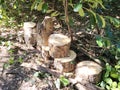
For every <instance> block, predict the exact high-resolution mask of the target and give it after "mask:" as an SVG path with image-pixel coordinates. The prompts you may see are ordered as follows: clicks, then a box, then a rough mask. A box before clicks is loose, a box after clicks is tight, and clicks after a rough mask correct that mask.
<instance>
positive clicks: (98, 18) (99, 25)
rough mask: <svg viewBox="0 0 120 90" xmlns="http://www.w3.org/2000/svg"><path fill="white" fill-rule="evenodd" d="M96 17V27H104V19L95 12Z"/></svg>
mask: <svg viewBox="0 0 120 90" xmlns="http://www.w3.org/2000/svg"><path fill="white" fill-rule="evenodd" d="M96 18H97V24H98V27H99V28H104V27H105V19H104V18H103V17H102V16H101V15H99V14H96Z"/></svg>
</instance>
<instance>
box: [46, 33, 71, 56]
mask: <svg viewBox="0 0 120 90" xmlns="http://www.w3.org/2000/svg"><path fill="white" fill-rule="evenodd" d="M48 42H49V47H50V50H49V53H50V56H52V57H53V58H63V57H67V56H68V54H69V49H70V43H71V39H70V38H68V37H67V36H65V35H63V34H52V35H51V36H50V37H49V41H48Z"/></svg>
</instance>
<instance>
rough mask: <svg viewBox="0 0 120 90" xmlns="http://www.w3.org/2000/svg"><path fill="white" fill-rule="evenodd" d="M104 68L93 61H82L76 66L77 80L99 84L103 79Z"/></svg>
mask: <svg viewBox="0 0 120 90" xmlns="http://www.w3.org/2000/svg"><path fill="white" fill-rule="evenodd" d="M101 73H102V67H101V66H100V65H99V64H97V63H95V62H93V61H82V62H80V63H78V64H77V66H76V71H75V75H76V80H77V81H78V82H81V83H83V81H86V82H90V83H97V82H99V81H100V79H101Z"/></svg>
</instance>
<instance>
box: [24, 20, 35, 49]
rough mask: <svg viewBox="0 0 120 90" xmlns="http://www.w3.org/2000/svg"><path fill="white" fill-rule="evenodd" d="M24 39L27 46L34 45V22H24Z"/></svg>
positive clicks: (31, 46)
mask: <svg viewBox="0 0 120 90" xmlns="http://www.w3.org/2000/svg"><path fill="white" fill-rule="evenodd" d="M23 29H24V39H25V43H26V45H27V47H28V48H30V49H31V48H33V47H34V46H35V45H36V42H37V41H36V35H37V34H36V23H34V22H24V26H23Z"/></svg>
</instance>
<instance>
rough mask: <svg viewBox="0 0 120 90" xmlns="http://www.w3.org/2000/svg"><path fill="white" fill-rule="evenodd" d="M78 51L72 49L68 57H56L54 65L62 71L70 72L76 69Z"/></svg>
mask: <svg viewBox="0 0 120 90" xmlns="http://www.w3.org/2000/svg"><path fill="white" fill-rule="evenodd" d="M75 58H76V53H75V52H74V51H72V50H70V51H69V53H68V57H63V58H55V59H54V67H55V68H56V69H57V70H59V71H60V72H70V71H73V70H74V69H75Z"/></svg>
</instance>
